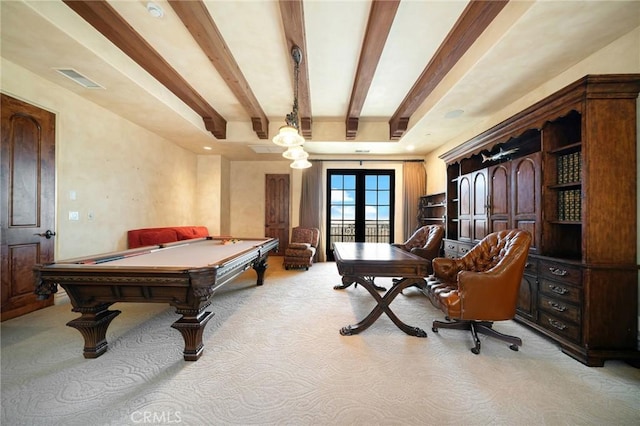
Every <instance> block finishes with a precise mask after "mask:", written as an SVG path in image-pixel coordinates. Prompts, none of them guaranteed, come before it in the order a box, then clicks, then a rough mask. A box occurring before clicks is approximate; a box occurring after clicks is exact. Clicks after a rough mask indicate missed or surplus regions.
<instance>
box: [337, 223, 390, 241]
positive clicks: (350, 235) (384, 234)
mask: <svg viewBox="0 0 640 426" xmlns="http://www.w3.org/2000/svg"><path fill="white" fill-rule="evenodd" d="M390 228H391V224H390V222H389V221H367V222H366V223H365V228H364V241H365V242H368V243H390V242H391V229H390ZM355 240H356V224H355V223H354V222H332V223H331V229H330V233H329V241H330V243H331V247H333V243H335V242H353V241H355Z"/></svg>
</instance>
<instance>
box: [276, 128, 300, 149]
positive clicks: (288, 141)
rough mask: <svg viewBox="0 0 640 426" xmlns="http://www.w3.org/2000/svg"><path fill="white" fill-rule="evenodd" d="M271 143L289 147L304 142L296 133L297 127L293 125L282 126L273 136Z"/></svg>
mask: <svg viewBox="0 0 640 426" xmlns="http://www.w3.org/2000/svg"><path fill="white" fill-rule="evenodd" d="M273 143H275V144H276V145H280V146H284V147H287V148H288V147H291V146H299V145H302V144H303V143H304V138H303V137H302V136H300V134H299V133H298V129H296V128H295V127H293V126H282V127H280V131H278V134H277V135H275V136H274V137H273Z"/></svg>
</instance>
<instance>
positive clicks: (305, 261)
mask: <svg viewBox="0 0 640 426" xmlns="http://www.w3.org/2000/svg"><path fill="white" fill-rule="evenodd" d="M319 241H320V230H319V229H317V228H303V227H301V226H298V227H296V228H293V230H292V232H291V243H289V246H288V247H287V249H286V250H285V252H284V268H285V269H290V268H305V269H306V270H307V271H308V270H309V266H311V265H313V258H314V256H315V254H316V249H317V247H318V242H319Z"/></svg>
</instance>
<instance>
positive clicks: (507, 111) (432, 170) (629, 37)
mask: <svg viewBox="0 0 640 426" xmlns="http://www.w3.org/2000/svg"><path fill="white" fill-rule="evenodd" d="M638 40H640V27H638V28H636V29H635V30H634V31H631V32H630V33H628V34H626V35H625V36H623V37H621V38H619V39H618V40H616V41H614V42H613V43H611V44H609V45H608V46H605V47H604V48H602V49H600V50H599V51H597V52H596V53H594V54H593V55H591V56H589V57H588V58H586V59H584V60H583V61H581V62H579V63H577V64H576V65H574V66H573V67H571V68H569V69H568V70H566V71H565V72H564V73H562V74H560V75H559V76H557V77H556V78H554V79H552V80H549V81H548V82H546V83H545V84H543V85H542V86H540V87H538V88H537V89H536V90H534V91H532V92H531V93H529V94H528V95H527V96H524V97H523V98H521V99H519V100H518V101H516V102H514V103H512V104H511V105H507V106H505V107H504V108H503V109H502V110H500V111H498V112H497V113H496V114H494V115H492V116H491V117H489V118H488V119H487V120H485V121H483V122H482V123H479V124H478V125H477V126H475V127H474V128H473V129H471V130H469V131H468V132H465V133H463V134H461V135H460V136H459V137H457V138H456V139H454V140H451V141H449V142H448V143H446V144H445V145H444V146H442V147H440V148H438V149H436V150H434V151H433V152H431V153H430V154H428V155H427V156H426V157H425V166H426V168H427V193H434V192H442V191H445V190H446V176H445V173H446V168H445V164H444V162H443V161H442V160H441V159H439V158H438V156H439V155H441V154H443V153H445V152H447V151H449V150H451V149H453V148H455V147H456V146H458V145H460V144H462V143H464V142H466V141H467V140H469V139H471V138H473V137H474V136H476V135H478V134H480V133H482V132H484V131H485V130H487V129H489V128H491V127H493V126H495V125H496V124H498V123H500V122H502V121H504V120H506V119H507V118H509V117H511V116H513V115H515V114H517V113H518V112H520V111H522V110H524V109H525V108H527V107H529V106H530V105H532V104H534V103H536V102H537V101H539V100H541V99H544V98H545V97H547V96H549V95H551V94H553V93H555V92H556V91H558V90H560V89H562V88H563V87H565V86H567V85H569V84H571V83H573V82H574V81H576V80H578V79H580V78H582V77H584V76H585V75H587V74H625V73H640V49H639V48H638Z"/></svg>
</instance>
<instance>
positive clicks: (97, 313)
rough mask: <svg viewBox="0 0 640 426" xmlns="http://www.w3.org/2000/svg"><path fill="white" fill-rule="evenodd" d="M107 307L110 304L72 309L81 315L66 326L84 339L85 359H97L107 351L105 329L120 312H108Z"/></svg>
mask: <svg viewBox="0 0 640 426" xmlns="http://www.w3.org/2000/svg"><path fill="white" fill-rule="evenodd" d="M109 306H111V303H105V304H102V305H98V306H92V307H77V308H73V311H74V312H79V313H81V314H82V315H81V316H80V318H76V319H74V320H71V321H69V322H68V323H67V325H68V326H69V327H73V328H75V329H76V330H78V331H79V332H80V334H82V336H83V337H84V352H83V355H84V357H85V358H98V357H99V356H100V355H102V354H103V353H105V352H106V351H107V347H108V343H107V337H106V336H107V328H109V324H111V321H112V320H113V319H114V318H115V317H117V316H118V315H120V311H110V310H109V309H108V308H109Z"/></svg>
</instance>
